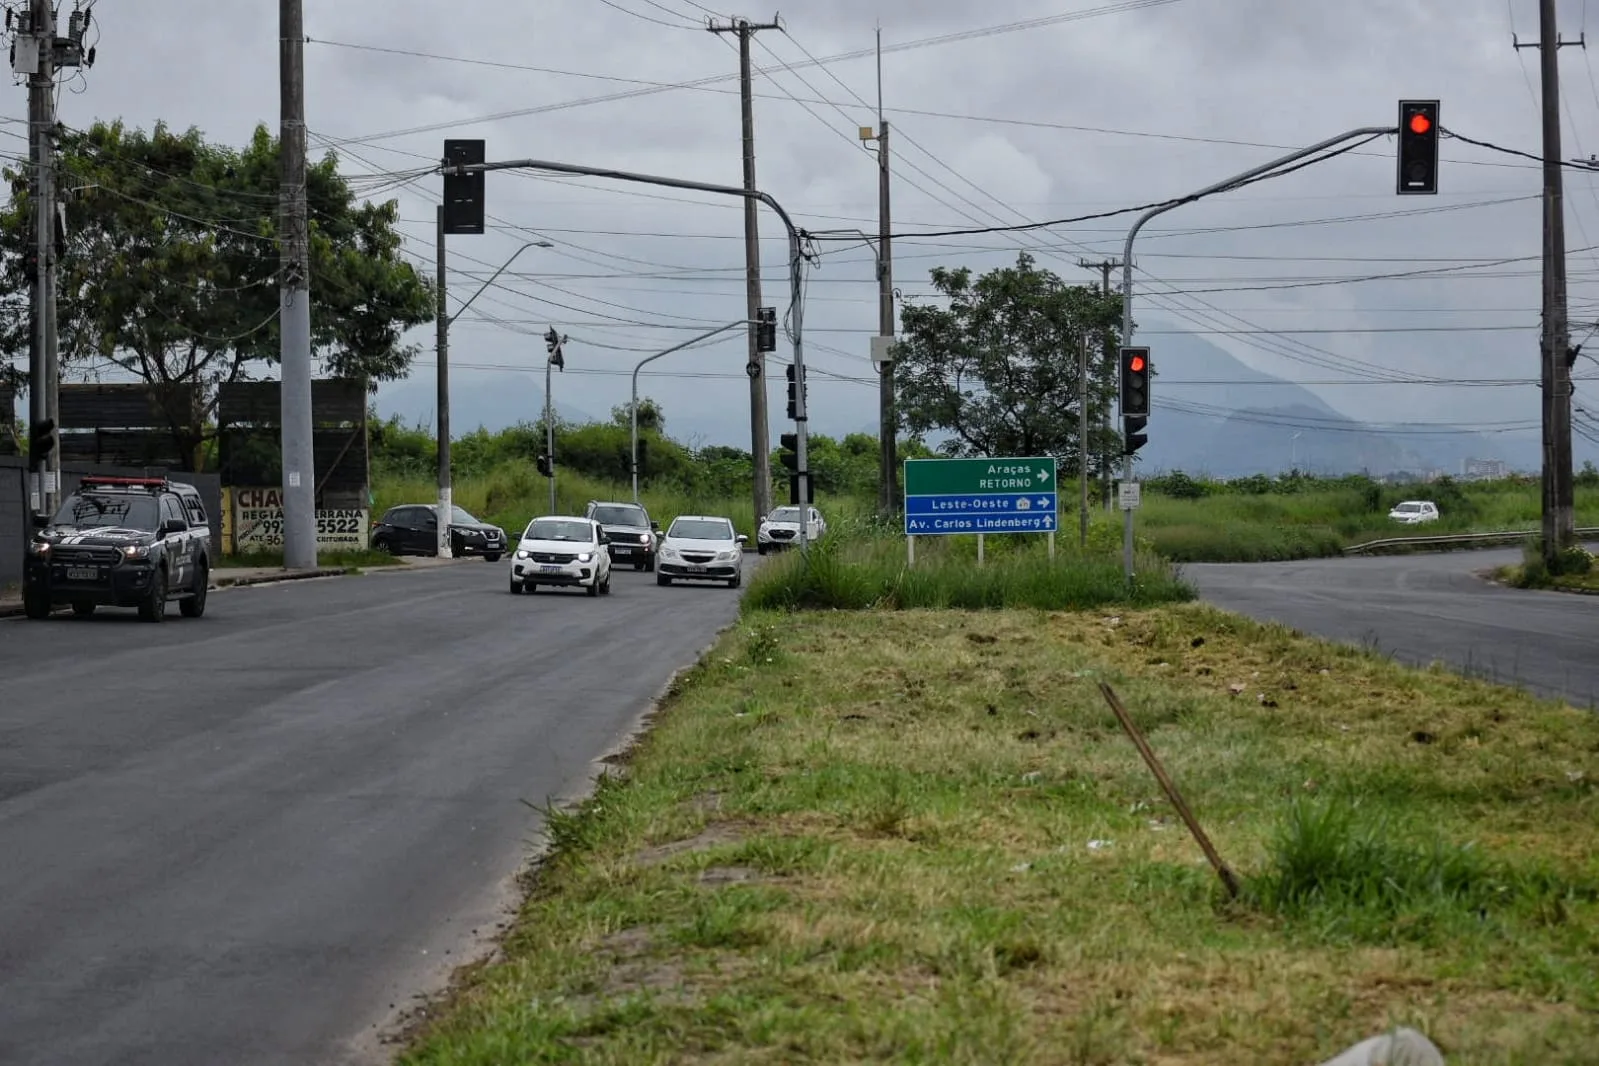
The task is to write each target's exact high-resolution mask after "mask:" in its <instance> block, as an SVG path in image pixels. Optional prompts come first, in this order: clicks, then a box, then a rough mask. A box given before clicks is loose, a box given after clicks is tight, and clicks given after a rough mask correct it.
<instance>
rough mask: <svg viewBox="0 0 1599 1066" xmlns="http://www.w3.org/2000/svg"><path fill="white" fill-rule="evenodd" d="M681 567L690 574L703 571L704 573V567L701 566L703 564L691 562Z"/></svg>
mask: <svg viewBox="0 0 1599 1066" xmlns="http://www.w3.org/2000/svg"><path fill="white" fill-rule="evenodd" d="M683 569H685V570H687V571H688V572H689V573H691V574H703V573H705V567H703V566H694V565H693V564H690V565H688V566H685V567H684V568H683Z"/></svg>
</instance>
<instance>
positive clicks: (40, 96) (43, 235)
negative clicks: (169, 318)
mask: <svg viewBox="0 0 1599 1066" xmlns="http://www.w3.org/2000/svg"><path fill="white" fill-rule="evenodd" d="M25 42H26V43H25ZM54 45H55V12H54V11H53V10H52V8H51V5H50V0H32V2H31V3H30V4H29V7H28V25H27V35H26V36H25V35H24V34H23V33H20V32H19V33H18V34H17V52H18V56H17V62H16V65H15V67H14V68H13V69H16V70H17V71H18V72H19V73H21V72H22V71H24V70H25V71H26V72H27V73H28V138H29V145H28V147H29V152H28V154H29V157H30V160H31V162H32V164H33V188H32V191H31V196H32V199H33V254H34V271H33V302H32V308H31V314H32V327H33V337H32V343H31V344H30V345H29V347H28V421H29V425H30V427H32V426H39V425H42V424H43V423H45V422H51V423H55V422H56V419H55V397H56V385H57V382H58V381H59V376H58V374H59V371H58V368H57V367H56V365H55V359H54V358H53V356H54V355H55V336H54V331H53V330H52V329H51V328H50V326H51V319H52V318H53V317H54V316H53V315H52V313H51V312H52V310H53V308H52V306H51V305H52V304H54V302H55V121H56V120H55V46H54ZM59 431H60V429H59V424H57V430H56V432H57V433H58V434H59ZM55 439H59V437H57V438H55ZM60 454H61V449H60V448H59V447H56V448H54V449H52V450H51V451H50V453H49V454H48V455H47V456H41V455H40V454H39V449H37V448H30V449H29V453H28V458H29V468H30V470H31V475H30V477H29V484H28V496H29V502H30V504H32V506H33V507H34V509H35V510H39V511H43V512H45V513H52V512H54V511H55V509H56V504H57V500H56V497H57V494H58V490H59V487H60V483H59V481H57V480H56V477H57V475H56V471H58V470H59V469H60V465H59V456H60Z"/></svg>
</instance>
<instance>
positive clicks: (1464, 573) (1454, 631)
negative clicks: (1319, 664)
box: [1183, 545, 1599, 707]
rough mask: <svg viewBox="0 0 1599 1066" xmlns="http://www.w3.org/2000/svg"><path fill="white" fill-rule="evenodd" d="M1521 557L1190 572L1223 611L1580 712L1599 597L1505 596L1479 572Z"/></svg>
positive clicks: (1591, 664)
mask: <svg viewBox="0 0 1599 1066" xmlns="http://www.w3.org/2000/svg"><path fill="white" fill-rule="evenodd" d="M1589 547H1590V549H1592V548H1593V547H1594V545H1589ZM1520 560H1521V550H1520V549H1519V548H1516V549H1505V550H1498V549H1496V550H1492V551H1468V552H1449V553H1444V554H1438V555H1399V556H1386V557H1376V558H1359V557H1357V558H1341V559H1313V560H1305V561H1301V562H1291V563H1239V564H1232V563H1228V564H1219V563H1203V564H1200V563H1193V564H1188V565H1186V566H1184V567H1183V572H1184V574H1185V575H1187V577H1188V578H1189V579H1190V580H1192V581H1193V582H1194V583H1195V585H1197V586H1198V588H1199V590H1200V594H1201V596H1202V597H1203V598H1204V599H1205V600H1207V601H1209V602H1211V603H1214V604H1215V605H1217V606H1218V607H1224V608H1226V609H1228V610H1231V611H1237V612H1239V613H1240V614H1246V615H1249V616H1251V617H1253V618H1257V619H1261V620H1263V621H1274V622H1281V623H1283V624H1285V625H1289V626H1292V627H1293V628H1295V629H1298V630H1301V631H1303V632H1306V633H1312V634H1315V635H1316V636H1321V637H1327V638H1329V639H1332V640H1342V641H1350V642H1354V643H1358V644H1364V645H1367V646H1369V647H1373V648H1375V649H1376V650H1379V651H1382V652H1383V653H1385V654H1390V655H1392V656H1394V657H1395V658H1396V659H1398V660H1400V661H1401V662H1406V663H1411V664H1414V665H1425V664H1427V663H1431V662H1438V661H1441V662H1444V663H1447V664H1449V665H1451V666H1453V667H1454V668H1455V669H1457V670H1460V671H1461V672H1463V673H1468V674H1471V675H1473V676H1477V677H1483V678H1485V679H1487V680H1490V681H1497V682H1501V683H1506V684H1516V685H1520V686H1522V687H1525V688H1527V689H1529V690H1531V691H1533V692H1537V693H1540V694H1542V695H1546V696H1554V697H1559V698H1563V699H1566V700H1569V701H1570V702H1572V703H1574V704H1577V705H1579V706H1583V707H1592V706H1596V705H1599V597H1594V596H1579V595H1573V594H1570V593H1557V592H1525V591H1522V590H1520V589H1508V588H1502V587H1500V586H1498V585H1494V584H1491V583H1489V582H1487V581H1484V580H1483V579H1482V578H1481V577H1479V576H1477V574H1476V573H1475V572H1476V571H1480V570H1486V569H1490V568H1492V567H1496V566H1502V565H1505V564H1507V563H1515V562H1519V561H1520Z"/></svg>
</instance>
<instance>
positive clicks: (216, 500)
mask: <svg viewBox="0 0 1599 1066" xmlns="http://www.w3.org/2000/svg"><path fill="white" fill-rule="evenodd" d="M162 473H165V474H166V476H167V477H169V478H171V479H172V480H173V481H181V482H183V483H184V484H187V485H193V486H194V487H195V488H197V489H199V490H200V498H201V499H202V500H204V501H205V512H206V515H207V516H208V517H209V518H210V519H211V551H212V552H213V553H214V554H216V555H221V554H222V478H221V476H220V475H218V474H187V473H183V472H181V471H175V470H174V471H163V470H159V469H150V470H128V469H124V468H117V467H95V466H88V465H84V464H80V463H67V464H64V465H63V466H62V469H61V495H62V497H63V498H64V497H66V495H67V494H68V493H70V492H72V491H73V490H74V489H76V488H77V487H78V482H79V481H81V480H82V479H83V476H84V475H85V474H113V475H114V474H121V475H124V476H132V477H138V476H141V475H156V474H162ZM32 534H33V524H32V522H31V521H30V520H29V517H28V461H27V459H25V458H22V457H14V456H0V587H4V586H6V585H11V584H16V583H18V582H20V581H21V580H22V560H23V558H24V553H25V552H26V551H27V550H28V538H29V537H30V536H32Z"/></svg>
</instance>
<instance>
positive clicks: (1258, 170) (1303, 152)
mask: <svg viewBox="0 0 1599 1066" xmlns="http://www.w3.org/2000/svg"><path fill="white" fill-rule="evenodd" d="M1397 131H1398V130H1397V127H1395V126H1362V127H1361V128H1360V129H1357V130H1350V131H1349V132H1347V133H1340V134H1339V135H1338V136H1336V137H1329V138H1328V139H1327V140H1325V141H1322V142H1321V143H1320V144H1313V145H1311V146H1310V147H1309V148H1301V149H1299V150H1298V151H1296V152H1290V153H1288V154H1287V155H1285V156H1281V157H1280V158H1277V159H1273V160H1272V161H1271V162H1269V163H1263V164H1262V165H1260V166H1258V167H1251V168H1250V169H1248V170H1246V171H1244V172H1243V173H1242V174H1235V175H1233V176H1232V177H1230V178H1226V179H1224V180H1222V181H1218V182H1216V183H1215V184H1214V185H1207V186H1205V188H1203V189H1200V190H1199V191H1198V192H1194V193H1190V194H1189V195H1187V196H1184V197H1180V198H1178V199H1176V200H1173V201H1171V202H1169V203H1165V204H1161V205H1159V206H1156V207H1151V208H1150V209H1149V210H1148V211H1145V212H1144V213H1143V214H1141V215H1139V216H1138V220H1137V221H1136V222H1134V223H1133V225H1132V228H1131V229H1129V230H1128V231H1127V242H1126V243H1125V244H1124V245H1123V246H1122V337H1121V342H1122V347H1124V348H1125V347H1127V346H1128V345H1130V344H1132V342H1133V241H1134V240H1135V239H1137V237H1138V231H1139V230H1141V229H1143V228H1144V225H1145V223H1147V222H1148V221H1149V220H1150V219H1152V218H1154V217H1156V216H1157V215H1162V214H1165V213H1166V212H1167V211H1170V210H1172V209H1173V208H1176V207H1181V206H1182V205H1183V204H1189V203H1193V202H1194V201H1195V200H1199V199H1202V198H1204V197H1206V196H1210V195H1213V194H1215V193H1218V192H1225V191H1227V190H1228V189H1231V188H1234V187H1235V186H1237V185H1238V184H1240V183H1241V182H1246V181H1249V180H1251V179H1253V178H1259V177H1262V176H1263V175H1267V174H1270V173H1271V172H1272V171H1274V170H1276V169H1277V168H1278V167H1281V166H1285V165H1286V164H1288V163H1294V162H1298V161H1299V160H1301V159H1305V158H1307V157H1308V156H1313V155H1315V154H1316V153H1317V152H1324V151H1326V150H1327V149H1329V148H1335V147H1337V146H1338V145H1340V144H1343V143H1344V142H1345V141H1352V140H1354V139H1355V138H1357V137H1371V136H1379V135H1381V134H1384V133H1395V132H1397ZM1132 478H1133V457H1132V456H1131V455H1128V456H1127V457H1126V458H1125V459H1123V460H1122V480H1123V481H1131V480H1132ZM1122 515H1123V518H1122V567H1123V569H1124V570H1125V571H1126V575H1127V578H1128V580H1131V579H1132V576H1133V512H1132V511H1123V512H1122Z"/></svg>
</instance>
